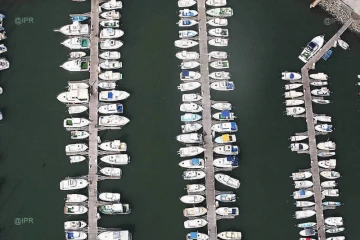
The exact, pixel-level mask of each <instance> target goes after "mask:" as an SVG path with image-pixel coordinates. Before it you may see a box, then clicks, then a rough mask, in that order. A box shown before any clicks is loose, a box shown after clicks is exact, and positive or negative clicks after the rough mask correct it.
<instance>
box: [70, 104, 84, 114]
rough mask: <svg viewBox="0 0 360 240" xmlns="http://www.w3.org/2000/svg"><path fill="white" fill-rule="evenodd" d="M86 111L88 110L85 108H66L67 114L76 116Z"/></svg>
mask: <svg viewBox="0 0 360 240" xmlns="http://www.w3.org/2000/svg"><path fill="white" fill-rule="evenodd" d="M86 110H88V107H87V106H70V107H69V108H68V112H69V114H78V113H82V112H85V111H86Z"/></svg>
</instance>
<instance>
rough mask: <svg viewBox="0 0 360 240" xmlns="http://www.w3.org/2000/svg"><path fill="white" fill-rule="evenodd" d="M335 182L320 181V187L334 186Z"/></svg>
mask: <svg viewBox="0 0 360 240" xmlns="http://www.w3.org/2000/svg"><path fill="white" fill-rule="evenodd" d="M336 185H337V183H336V182H335V181H325V182H322V183H321V187H322V188H333V187H336Z"/></svg>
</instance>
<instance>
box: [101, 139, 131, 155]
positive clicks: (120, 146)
mask: <svg viewBox="0 0 360 240" xmlns="http://www.w3.org/2000/svg"><path fill="white" fill-rule="evenodd" d="M99 148H100V149H102V150H104V151H111V152H125V151H126V150H127V144H126V143H124V142H121V141H120V140H114V141H109V142H103V143H101V144H100V145H99Z"/></svg>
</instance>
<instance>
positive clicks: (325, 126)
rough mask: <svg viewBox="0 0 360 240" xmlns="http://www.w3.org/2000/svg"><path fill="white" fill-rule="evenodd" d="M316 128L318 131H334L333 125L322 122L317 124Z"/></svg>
mask: <svg viewBox="0 0 360 240" xmlns="http://www.w3.org/2000/svg"><path fill="white" fill-rule="evenodd" d="M315 130H316V131H318V132H332V131H333V130H332V125H329V124H320V125H316V126H315Z"/></svg>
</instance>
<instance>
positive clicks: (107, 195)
mask: <svg viewBox="0 0 360 240" xmlns="http://www.w3.org/2000/svg"><path fill="white" fill-rule="evenodd" d="M99 199H100V200H101V201H105V202H119V201H120V193H112V192H103V193H100V194H99Z"/></svg>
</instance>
